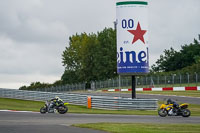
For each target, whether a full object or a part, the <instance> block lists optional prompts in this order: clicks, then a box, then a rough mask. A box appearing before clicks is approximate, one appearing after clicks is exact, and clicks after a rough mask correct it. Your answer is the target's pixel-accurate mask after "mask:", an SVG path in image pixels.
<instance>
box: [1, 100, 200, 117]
mask: <svg viewBox="0 0 200 133" xmlns="http://www.w3.org/2000/svg"><path fill="white" fill-rule="evenodd" d="M161 103H163V102H159V106H160V104H161ZM43 105H44V102H40V101H29V100H18V99H10V98H0V109H1V110H3V109H9V110H23V111H37V112H39V110H40V108H41V107H42V106H43ZM68 108H69V113H85V114H121V115H157V111H156V110H103V109H88V108H87V107H86V106H79V105H71V104H69V105H68ZM189 109H190V110H191V113H192V114H191V115H192V116H200V105H195V104H191V105H189Z"/></svg>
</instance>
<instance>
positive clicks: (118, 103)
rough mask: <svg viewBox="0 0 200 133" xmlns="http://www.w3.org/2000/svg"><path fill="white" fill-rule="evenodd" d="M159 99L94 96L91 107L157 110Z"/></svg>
mask: <svg viewBox="0 0 200 133" xmlns="http://www.w3.org/2000/svg"><path fill="white" fill-rule="evenodd" d="M157 102H158V100H157V99H129V98H121V97H102V96H100V97H99V96H92V97H91V107H92V108H99V109H111V110H156V109H157V107H158V105H157Z"/></svg>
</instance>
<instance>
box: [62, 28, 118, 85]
mask: <svg viewBox="0 0 200 133" xmlns="http://www.w3.org/2000/svg"><path fill="white" fill-rule="evenodd" d="M69 40H70V42H69V47H66V49H65V51H64V52H63V55H62V57H63V58H62V59H63V65H64V66H65V72H64V74H63V75H62V78H61V79H62V81H63V83H77V82H90V81H94V80H103V79H108V78H113V77H114V76H116V32H115V30H113V29H111V28H108V29H107V28H105V29H104V30H103V31H101V32H98V34H94V33H93V34H86V33H83V34H80V35H77V34H76V35H73V36H72V37H70V39H69Z"/></svg>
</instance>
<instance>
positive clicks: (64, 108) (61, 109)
mask: <svg viewBox="0 0 200 133" xmlns="http://www.w3.org/2000/svg"><path fill="white" fill-rule="evenodd" d="M67 111H68V108H67V107H66V106H60V107H58V113H60V114H65V113H66V112H67Z"/></svg>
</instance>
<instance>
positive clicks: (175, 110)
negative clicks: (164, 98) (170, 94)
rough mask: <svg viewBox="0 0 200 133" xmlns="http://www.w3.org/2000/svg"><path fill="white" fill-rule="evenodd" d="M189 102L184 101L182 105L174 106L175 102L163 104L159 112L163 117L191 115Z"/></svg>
mask: <svg viewBox="0 0 200 133" xmlns="http://www.w3.org/2000/svg"><path fill="white" fill-rule="evenodd" d="M188 106H189V104H187V103H183V104H181V105H177V106H174V104H162V105H161V106H160V109H159V110H158V114H159V116H161V117H166V116H167V115H168V116H183V117H189V116H190V114H191V112H190V110H189V109H187V108H188Z"/></svg>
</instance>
